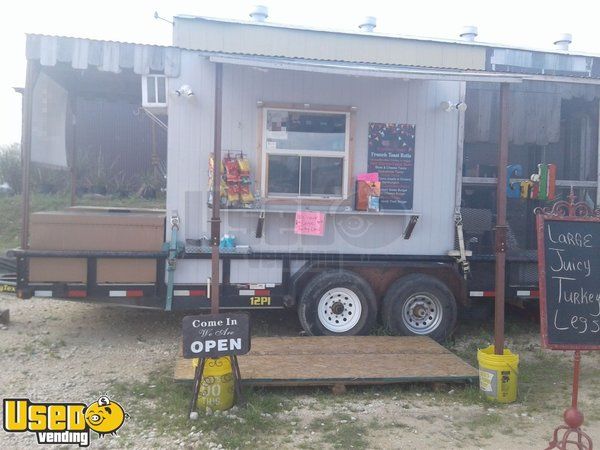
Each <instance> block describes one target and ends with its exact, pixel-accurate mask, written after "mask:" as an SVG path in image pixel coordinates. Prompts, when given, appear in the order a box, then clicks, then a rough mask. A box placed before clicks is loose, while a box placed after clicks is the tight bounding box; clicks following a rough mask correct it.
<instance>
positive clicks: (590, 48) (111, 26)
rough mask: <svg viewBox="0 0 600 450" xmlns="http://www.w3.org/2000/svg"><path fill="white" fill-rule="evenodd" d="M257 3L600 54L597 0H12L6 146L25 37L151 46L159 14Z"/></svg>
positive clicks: (5, 23) (5, 27)
mask: <svg viewBox="0 0 600 450" xmlns="http://www.w3.org/2000/svg"><path fill="white" fill-rule="evenodd" d="M256 3H260V4H264V5H266V6H267V7H268V8H269V19H268V20H269V21H270V22H275V23H282V24H290V25H303V26H311V27H322V28H330V29H340V30H356V29H357V26H358V24H359V22H360V20H361V19H362V18H363V17H364V16H367V15H369V16H375V17H376V18H377V29H376V31H379V32H382V33H391V34H402V35H414V36H429V37H439V38H455V37H456V36H457V35H458V33H459V30H460V28H461V27H462V26H463V25H476V26H478V27H479V37H478V40H479V41H482V42H493V43H500V44H509V45H517V46H522V47H535V48H540V49H551V48H552V42H553V40H554V38H555V37H556V36H557V35H558V34H559V33H572V34H573V44H572V45H571V50H573V51H581V52H590V53H597V54H600V26H599V25H598V19H597V17H598V12H600V4H597V3H596V2H595V1H591V0H570V1H568V2H566V1H564V0H563V1H556V0H545V1H538V0H502V1H498V0H452V1H447V0H446V1H434V0H414V1H412V2H408V1H384V0H364V1H348V0H345V1H344V0H335V1H334V0H302V1H298V0H295V1H291V0H263V1H260V0H259V1H258V2H257V1H246V0H229V1H228V0H211V1H206V0H193V1H192V0H169V1H165V0H162V1H159V0H118V1H117V0H102V1H100V0H78V1H73V0H7V1H5V2H3V4H2V12H1V14H0V42H1V46H0V49H1V50H2V59H3V63H2V64H1V65H0V67H2V69H1V70H0V145H5V144H10V143H13V142H18V141H20V137H21V97H20V95H19V94H17V93H15V92H14V90H13V87H16V86H17V87H18V86H23V84H24V79H25V34H26V33H42V34H53V35H62V36H75V37H84V38H92V39H106V40H117V41H127V42H139V43H148V44H163V45H169V44H170V43H171V25H170V24H169V23H167V22H164V21H161V20H156V19H154V11H158V13H159V14H160V15H161V16H162V17H165V18H168V19H171V17H172V16H174V15H177V14H193V15H199V16H209V17H222V18H230V19H241V20H245V19H248V13H249V12H250V10H251V9H252V6H253V5H254V4H256Z"/></svg>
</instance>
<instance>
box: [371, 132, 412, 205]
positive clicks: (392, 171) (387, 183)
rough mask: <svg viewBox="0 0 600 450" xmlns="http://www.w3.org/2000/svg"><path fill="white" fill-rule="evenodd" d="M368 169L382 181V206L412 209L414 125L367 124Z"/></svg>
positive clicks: (380, 201) (380, 202)
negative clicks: (375, 173)
mask: <svg viewBox="0 0 600 450" xmlns="http://www.w3.org/2000/svg"><path fill="white" fill-rule="evenodd" d="M368 172H377V173H378V174H379V181H380V182H381V197H380V199H379V207H380V208H381V209H393V210H411V209H412V208H413V186H414V172H415V126H414V125H407V124H398V123H370V124H369V156H368Z"/></svg>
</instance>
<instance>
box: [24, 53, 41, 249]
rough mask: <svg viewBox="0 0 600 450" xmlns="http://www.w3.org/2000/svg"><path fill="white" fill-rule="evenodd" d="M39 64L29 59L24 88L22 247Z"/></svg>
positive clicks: (26, 239) (26, 237)
mask: <svg viewBox="0 0 600 450" xmlns="http://www.w3.org/2000/svg"><path fill="white" fill-rule="evenodd" d="M39 71H40V69H39V65H38V63H37V62H35V61H27V73H26V75H25V89H24V90H23V102H22V105H23V107H22V109H23V112H22V114H23V119H22V128H21V172H22V180H21V248H23V249H26V248H29V204H30V201H31V200H30V196H31V194H30V185H31V183H30V177H31V115H32V111H33V90H34V88H35V83H36V81H37V77H38V75H39Z"/></svg>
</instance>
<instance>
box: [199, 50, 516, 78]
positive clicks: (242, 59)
mask: <svg viewBox="0 0 600 450" xmlns="http://www.w3.org/2000/svg"><path fill="white" fill-rule="evenodd" d="M208 59H209V60H210V61H211V62H215V63H223V64H233V65H238V66H250V67H259V68H264V69H280V70H296V71H302V72H316V73H328V74H336V75H347V76H358V77H374V78H399V79H424V80H446V81H480V82H490V83H520V82H521V81H523V77H521V76H519V75H514V74H497V73H487V72H477V71H457V70H443V69H429V68H424V67H412V66H396V65H388V64H368V63H364V64H363V63H349V62H342V61H322V60H307V59H295V58H282V57H269V56H252V55H248V56H233V55H226V54H218V55H215V54H212V55H210V54H208Z"/></svg>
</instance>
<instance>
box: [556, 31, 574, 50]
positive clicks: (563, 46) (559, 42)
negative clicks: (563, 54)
mask: <svg viewBox="0 0 600 450" xmlns="http://www.w3.org/2000/svg"><path fill="white" fill-rule="evenodd" d="M571 42H573V36H572V35H571V33H561V34H559V35H558V36H557V37H556V40H555V41H554V47H555V48H556V49H557V50H565V51H566V50H569V44H570V43H571Z"/></svg>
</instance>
